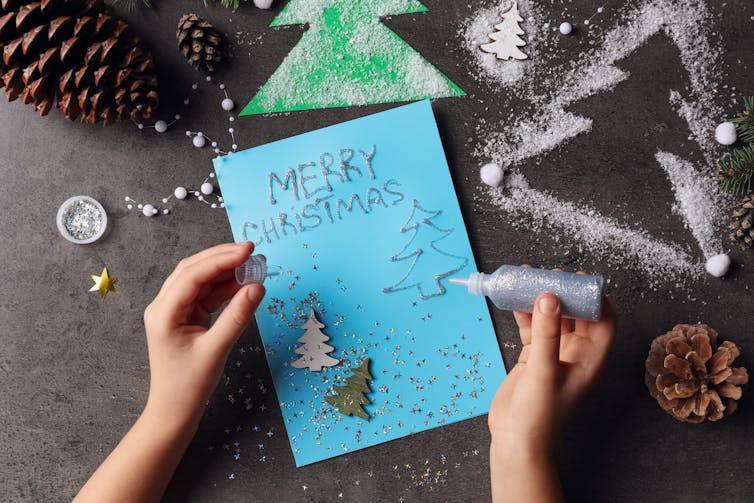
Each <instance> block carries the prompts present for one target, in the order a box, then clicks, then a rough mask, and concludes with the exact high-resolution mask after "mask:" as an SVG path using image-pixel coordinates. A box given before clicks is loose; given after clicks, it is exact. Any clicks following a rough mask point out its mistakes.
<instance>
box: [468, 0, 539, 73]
mask: <svg viewBox="0 0 754 503" xmlns="http://www.w3.org/2000/svg"><path fill="white" fill-rule="evenodd" d="M523 20H524V18H522V17H521V15H520V14H519V13H518V2H516V1H515V0H514V1H513V5H512V6H511V8H510V9H509V10H508V11H507V12H505V13H504V14H503V20H502V21H501V22H500V23H498V24H496V25H495V29H496V30H497V31H496V32H495V33H490V35H489V37H490V38H491V39H492V40H494V42H491V43H489V44H484V45H482V46H481V47H480V49H482V50H483V51H484V52H488V53H490V54H494V55H496V56H497V59H503V60H505V61H508V60H509V59H511V58H513V59H518V60H524V59H528V58H529V56H527V55H526V54H524V53H523V52H522V51H521V49H519V47H523V46H525V45H526V41H525V40H524V39H522V38H521V37H520V36H519V35H523V34H524V30H522V29H521V26H520V25H519V23H521V22H523Z"/></svg>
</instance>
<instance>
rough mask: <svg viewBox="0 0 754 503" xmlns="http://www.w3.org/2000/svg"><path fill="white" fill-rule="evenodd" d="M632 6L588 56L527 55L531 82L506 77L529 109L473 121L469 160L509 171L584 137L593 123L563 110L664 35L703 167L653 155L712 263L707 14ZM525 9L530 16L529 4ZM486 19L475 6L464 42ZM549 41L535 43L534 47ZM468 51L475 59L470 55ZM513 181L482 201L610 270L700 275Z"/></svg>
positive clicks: (699, 9) (645, 242)
mask: <svg viewBox="0 0 754 503" xmlns="http://www.w3.org/2000/svg"><path fill="white" fill-rule="evenodd" d="M633 5H634V6H633V7H632V6H631V5H629V6H628V7H627V8H625V9H624V10H623V11H622V12H620V13H619V15H618V16H617V20H616V26H615V27H614V28H613V29H611V30H609V31H607V32H606V33H605V34H604V36H603V37H602V40H597V41H595V42H596V44H594V45H595V46H594V48H593V49H590V50H588V51H585V52H583V53H581V54H579V55H577V56H576V57H575V58H574V59H573V60H572V61H571V62H570V63H567V64H566V65H563V66H561V67H552V65H549V66H548V61H546V60H544V58H545V56H546V55H545V53H544V52H542V51H539V52H537V53H533V54H532V58H531V59H532V62H531V66H529V67H528V69H527V70H526V71H527V72H528V73H529V74H532V75H534V76H536V77H537V78H536V80H534V78H532V79H528V78H521V76H520V75H519V76H517V77H516V79H514V80H516V82H515V84H514V85H515V90H516V95H517V97H519V98H521V99H524V100H526V101H527V102H529V103H530V106H529V107H528V108H527V107H519V108H518V109H517V110H511V111H503V110H501V116H502V117H504V118H503V119H502V120H501V123H500V124H499V125H497V126H495V125H494V124H489V123H484V122H483V123H480V125H479V126H478V131H479V136H480V137H481V138H484V140H483V143H482V144H481V145H478V147H477V150H476V152H475V155H476V156H477V157H479V158H480V159H482V160H484V161H485V162H488V161H494V162H497V163H500V164H501V165H502V167H504V168H506V169H511V168H513V169H514V171H515V166H516V165H517V164H519V163H520V162H522V161H524V160H526V159H530V158H533V157H537V156H540V155H542V154H544V153H546V152H549V151H550V150H553V149H555V148H557V147H559V146H560V145H562V144H563V143H564V142H566V141H567V140H568V139H570V138H573V137H574V136H576V135H578V134H582V133H585V132H588V131H589V130H590V129H591V127H592V120H591V119H589V118H586V117H579V116H577V115H575V114H572V113H570V112H567V111H566V110H565V108H566V107H568V106H569V105H571V104H573V103H575V102H577V101H579V100H582V99H584V98H587V97H589V96H592V95H594V94H596V93H598V92H603V91H609V90H611V89H612V88H614V87H615V86H616V85H617V84H618V83H620V82H621V81H623V80H625V79H626V78H628V77H629V74H628V73H627V72H626V71H624V70H621V69H620V68H618V67H617V66H615V64H616V62H618V61H620V60H622V59H624V58H626V57H627V56H629V55H630V54H632V53H633V52H634V51H636V50H637V49H638V48H639V47H641V46H642V45H644V44H645V43H646V42H647V41H648V40H649V39H650V38H651V37H652V36H653V35H655V34H657V33H663V34H665V35H666V36H667V37H669V38H670V40H671V41H672V42H673V43H674V45H676V46H677V48H678V50H679V53H680V58H681V62H682V63H683V66H684V68H685V69H686V71H687V74H688V75H687V76H688V89H687V90H685V91H686V92H687V93H688V95H690V98H689V99H683V98H682V97H681V94H680V93H679V92H677V91H671V93H670V101H671V104H672V105H673V106H674V107H675V108H676V110H677V111H678V113H679V115H680V116H681V117H682V118H684V119H685V120H686V121H687V122H688V124H689V128H690V130H691V133H692V138H693V139H694V140H695V141H696V142H697V143H698V144H699V146H700V148H701V150H702V152H703V153H704V156H705V160H706V165H705V166H703V167H702V168H701V169H697V168H696V167H695V166H694V165H693V164H691V163H688V162H686V161H683V160H681V159H678V158H677V157H675V156H672V155H671V154H667V153H664V152H660V153H659V154H658V155H657V161H658V162H659V163H660V165H661V166H662V167H663V168H664V169H665V170H666V173H667V175H668V177H669V179H670V180H671V183H672V184H673V190H674V195H675V196H676V201H677V202H676V205H675V209H676V211H677V212H678V213H679V214H680V215H681V217H682V218H683V220H684V222H685V223H686V225H687V226H688V227H689V229H690V230H691V233H692V234H693V236H694V238H695V239H696V241H697V242H698V243H699V247H700V248H701V251H702V253H703V254H704V255H705V257H710V256H712V255H714V254H716V253H718V252H719V249H720V243H719V238H718V232H717V231H718V229H717V227H716V223H717V222H719V221H720V218H721V217H720V213H719V212H720V210H719V192H718V189H717V186H716V185H715V184H714V183H713V181H712V180H711V179H710V178H709V174H710V173H711V172H712V170H713V169H714V162H715V159H717V158H718V157H719V152H718V146H717V145H716V144H715V142H714V141H713V136H712V132H713V131H714V125H715V124H717V123H718V122H719V120H720V117H721V116H722V111H721V109H720V107H719V106H717V105H716V102H715V100H716V97H717V96H716V90H717V89H718V87H719V86H718V83H717V79H718V78H719V71H718V69H717V68H716V61H717V60H718V59H719V55H720V54H721V50H720V49H719V48H718V47H717V46H716V45H712V42H711V41H710V34H709V28H708V27H709V24H710V14H709V12H708V10H707V8H706V5H705V3H704V1H703V0H646V1H644V2H642V3H641V4H639V5H638V6H636V5H635V4H633ZM527 8H528V9H530V10H531V11H532V12H534V13H537V10H536V8H534V7H533V6H532V5H528V6H527ZM490 15H491V14H490V13H489V10H484V9H483V10H481V11H479V13H478V15H477V16H476V17H474V18H471V20H470V21H469V22H468V23H469V25H468V27H467V30H466V38H467V45H469V44H470V42H471V41H473V40H474V37H475V36H481V33H482V32H484V31H485V28H484V27H483V26H481V24H482V21H483V19H486V18H485V16H490ZM485 22H488V21H485ZM489 26H491V24H489ZM541 36H544V37H547V36H549V37H552V36H553V35H552V34H549V33H547V34H542V35H541ZM584 36H586V35H584ZM548 43H549V42H547V41H540V45H546V44H548ZM527 47H529V46H527ZM474 54H475V60H477V58H478V56H477V55H476V53H474ZM537 56H538V57H539V58H537ZM540 59H542V60H543V61H540ZM516 63H518V62H516ZM495 64H496V65H497V66H498V68H497V69H491V70H485V75H487V76H497V75H498V74H501V73H505V75H501V76H500V77H499V78H498V84H502V85H510V84H511V78H510V75H511V73H510V72H505V71H504V69H503V68H502V66H501V63H500V62H495ZM490 131H493V133H490ZM513 176H514V178H513V179H512V180H514V181H515V180H518V186H515V185H514V186H513V187H512V188H510V189H509V191H508V192H503V191H501V190H490V191H489V195H490V196H491V202H492V204H494V205H496V206H498V207H499V208H500V209H502V210H503V211H505V212H507V213H511V214H513V215H515V216H516V217H519V218H523V219H524V221H525V222H526V225H529V226H534V228H536V226H537V225H542V224H541V222H545V223H546V225H547V226H548V227H549V228H552V229H557V230H558V231H559V232H560V233H562V234H564V235H568V236H570V237H572V239H575V240H576V241H578V242H579V243H580V244H581V247H582V250H583V251H584V252H585V253H587V254H591V255H593V256H595V257H600V258H605V259H608V260H610V261H612V262H613V263H620V262H621V260H624V261H629V262H632V263H634V264H635V267H636V268H637V269H639V270H642V271H644V272H645V273H646V275H647V276H648V277H650V278H653V279H654V280H658V279H660V278H662V277H665V278H666V279H667V280H678V279H680V278H681V277H684V276H685V277H694V276H696V275H698V273H699V272H700V271H701V270H702V264H701V263H698V262H695V261H694V260H693V259H692V258H691V257H690V256H689V255H688V254H687V253H686V252H685V251H684V250H682V249H681V248H680V247H678V246H677V245H672V244H668V243H664V242H662V241H659V240H657V239H654V238H652V237H651V236H649V235H648V234H647V233H646V232H645V231H642V230H637V229H635V228H633V227H631V226H627V225H622V224H620V223H619V222H617V221H615V220H613V219H611V218H608V217H605V216H602V215H600V214H599V213H597V212H596V211H595V210H593V209H591V208H589V207H588V206H586V205H580V204H574V203H570V202H563V201H560V200H559V199H557V198H556V197H554V196H552V195H550V194H545V193H542V192H539V191H536V190H534V189H531V188H529V187H528V185H527V184H526V180H525V178H524V177H523V175H521V174H517V173H516V174H514V175H513Z"/></svg>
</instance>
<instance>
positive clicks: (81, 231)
mask: <svg viewBox="0 0 754 503" xmlns="http://www.w3.org/2000/svg"><path fill="white" fill-rule="evenodd" d="M57 223H58V230H59V231H60V234H61V235H62V236H63V237H64V238H66V239H67V240H68V241H70V242H72V243H76V244H89V243H93V242H95V241H97V240H98V239H99V238H101V237H102V235H103V234H104V233H105V229H106V228H107V213H105V209H104V208H103V207H102V205H101V204H100V203H99V202H97V201H96V200H95V199H92V198H91V197H89V196H75V197H72V198H70V199H68V200H67V201H66V202H64V203H63V204H62V205H61V206H60V209H59V210H58V217H57Z"/></svg>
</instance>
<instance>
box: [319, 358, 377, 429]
mask: <svg viewBox="0 0 754 503" xmlns="http://www.w3.org/2000/svg"><path fill="white" fill-rule="evenodd" d="M370 362H371V360H370V359H369V358H367V359H366V360H364V363H362V364H361V366H360V367H357V368H352V369H351V373H352V374H353V375H351V376H349V377H348V378H346V385H345V386H335V387H334V388H333V390H334V391H335V393H336V394H335V395H332V396H326V397H325V401H326V402H327V403H329V404H330V405H333V406H335V407H337V408H338V412H340V413H341V414H343V415H344V416H358V417H360V418H362V419H369V417H370V416H369V413H367V411H365V410H364V407H362V405H368V404H370V403H372V402H371V401H370V400H369V398H367V396H366V394H367V393H370V392H371V391H372V388H370V387H369V384H368V383H367V381H373V380H374V379H373V378H372V374H370V373H369V363H370Z"/></svg>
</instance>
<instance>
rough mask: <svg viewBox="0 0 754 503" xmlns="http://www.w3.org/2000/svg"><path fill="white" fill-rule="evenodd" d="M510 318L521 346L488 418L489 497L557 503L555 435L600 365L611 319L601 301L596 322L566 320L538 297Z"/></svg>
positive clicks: (556, 306)
mask: <svg viewBox="0 0 754 503" xmlns="http://www.w3.org/2000/svg"><path fill="white" fill-rule="evenodd" d="M514 315H515V318H516V323H517V324H518V328H519V331H520V335H521V342H522V343H523V349H522V351H521V355H520V356H519V359H518V363H517V364H516V366H515V367H513V370H511V372H510V373H509V374H508V377H506V379H505V381H504V382H503V384H502V385H501V386H500V389H499V390H498V392H497V394H496V395H495V398H494V400H493V402H492V406H491V407H490V413H489V418H488V420H489V427H490V433H491V435H492V443H491V448H490V464H491V467H492V492H493V497H494V499H495V501H504V500H509V501H559V500H560V499H561V498H562V495H561V494H560V488H559V483H558V477H557V471H556V469H555V463H554V456H553V452H554V449H555V444H556V442H557V437H558V434H559V432H560V429H561V427H562V425H563V423H564V422H565V420H566V419H567V417H568V416H569V414H570V413H571V411H572V410H573V408H574V406H575V405H576V404H577V402H578V401H579V399H580V398H581V397H582V396H583V395H584V394H585V392H586V391H587V390H588V389H589V387H590V386H591V385H592V384H593V383H594V382H595V381H596V379H597V377H598V375H599V373H600V371H601V370H602V367H603V366H604V364H605V360H606V358H607V354H608V351H609V350H610V346H611V345H612V342H613V336H614V334H615V315H614V313H613V310H612V308H611V306H610V304H609V303H608V301H607V300H605V301H604V304H603V317H602V320H600V321H597V322H589V321H583V320H575V321H572V320H566V319H563V318H561V317H560V302H559V301H558V299H557V297H555V296H554V295H551V294H543V295H540V296H539V297H538V298H537V300H536V303H535V307H534V312H533V313H532V314H525V313H514ZM518 490H520V491H518ZM508 498H509V499H508ZM516 498H518V499H516Z"/></svg>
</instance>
